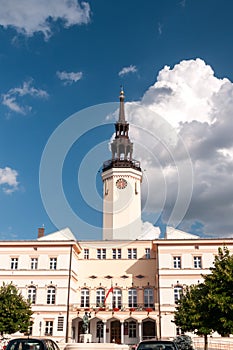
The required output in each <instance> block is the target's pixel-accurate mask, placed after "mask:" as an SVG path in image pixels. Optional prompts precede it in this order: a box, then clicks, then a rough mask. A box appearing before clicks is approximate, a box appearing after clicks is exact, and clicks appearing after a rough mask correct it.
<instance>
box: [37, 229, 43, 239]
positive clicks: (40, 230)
mask: <svg viewBox="0 0 233 350" xmlns="http://www.w3.org/2000/svg"><path fill="white" fill-rule="evenodd" d="M43 236H44V227H39V228H38V236H37V238H41V237H43Z"/></svg>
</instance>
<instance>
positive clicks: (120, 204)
mask: <svg viewBox="0 0 233 350" xmlns="http://www.w3.org/2000/svg"><path fill="white" fill-rule="evenodd" d="M102 178H103V240H113V239H118V240H121V239H127V240H130V239H132V240H135V239H137V238H138V237H139V236H140V235H141V180H142V173H141V171H138V170H136V169H133V168H111V169H109V170H106V171H105V172H103V174H102Z"/></svg>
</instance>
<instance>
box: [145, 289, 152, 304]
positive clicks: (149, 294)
mask: <svg viewBox="0 0 233 350" xmlns="http://www.w3.org/2000/svg"><path fill="white" fill-rule="evenodd" d="M144 307H152V308H153V307H154V290H153V289H152V288H146V289H144Z"/></svg>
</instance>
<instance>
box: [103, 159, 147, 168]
mask: <svg viewBox="0 0 233 350" xmlns="http://www.w3.org/2000/svg"><path fill="white" fill-rule="evenodd" d="M111 168H133V169H136V170H139V171H141V167H140V162H139V161H137V160H135V159H132V160H127V159H126V160H125V159H124V160H121V159H109V160H107V161H106V162H104V164H103V171H105V170H108V169H111Z"/></svg>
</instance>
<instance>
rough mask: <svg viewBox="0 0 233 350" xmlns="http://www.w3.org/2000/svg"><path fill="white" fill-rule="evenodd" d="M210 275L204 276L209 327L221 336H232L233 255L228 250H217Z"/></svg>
mask: <svg viewBox="0 0 233 350" xmlns="http://www.w3.org/2000/svg"><path fill="white" fill-rule="evenodd" d="M210 271H211V273H210V274H209V275H205V276H203V277H204V283H205V285H206V287H207V288H208V302H209V309H210V310H211V315H212V316H213V317H212V320H211V327H212V329H213V330H214V331H216V332H218V333H219V334H220V335H222V336H227V335H229V334H233V255H230V252H229V250H228V248H226V247H224V248H223V249H221V248H219V250H218V255H217V256H216V257H215V260H214V267H211V268H210Z"/></svg>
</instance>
